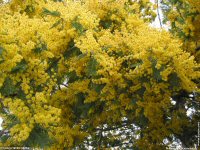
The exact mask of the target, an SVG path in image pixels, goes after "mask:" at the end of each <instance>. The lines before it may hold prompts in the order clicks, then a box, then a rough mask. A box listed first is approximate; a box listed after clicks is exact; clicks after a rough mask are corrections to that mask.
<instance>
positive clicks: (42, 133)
mask: <svg viewBox="0 0 200 150" xmlns="http://www.w3.org/2000/svg"><path fill="white" fill-rule="evenodd" d="M52 142H53V140H52V139H51V138H50V137H49V135H48V132H47V131H46V130H45V129H44V128H43V127H42V126H40V125H36V126H35V127H34V129H33V130H32V131H31V133H30V135H29V137H28V139H27V140H26V141H25V142H24V146H26V147H40V148H46V147H48V146H50V145H51V144H52Z"/></svg>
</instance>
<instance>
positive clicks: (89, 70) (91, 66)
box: [86, 57, 98, 76]
mask: <svg viewBox="0 0 200 150" xmlns="http://www.w3.org/2000/svg"><path fill="white" fill-rule="evenodd" d="M97 65H98V62H97V61H96V59H95V58H93V57H92V58H90V60H89V61H88V64H87V67H86V74H87V76H95V75H96V72H97Z"/></svg>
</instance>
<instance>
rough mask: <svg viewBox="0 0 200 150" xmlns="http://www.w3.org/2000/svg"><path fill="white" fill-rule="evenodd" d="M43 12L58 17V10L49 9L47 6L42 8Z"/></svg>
mask: <svg viewBox="0 0 200 150" xmlns="http://www.w3.org/2000/svg"><path fill="white" fill-rule="evenodd" d="M43 14H44V15H50V16H54V17H60V15H61V14H60V12H58V11H50V10H48V9H47V8H43Z"/></svg>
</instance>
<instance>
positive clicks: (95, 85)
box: [90, 82, 106, 94]
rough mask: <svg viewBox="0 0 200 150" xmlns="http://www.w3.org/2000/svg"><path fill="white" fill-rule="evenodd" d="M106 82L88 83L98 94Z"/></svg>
mask: <svg viewBox="0 0 200 150" xmlns="http://www.w3.org/2000/svg"><path fill="white" fill-rule="evenodd" d="M105 85H106V84H95V83H93V82H91V83H90V88H91V89H94V90H95V91H96V92H97V93H98V94H100V93H101V90H102V89H103V88H104V87H105Z"/></svg>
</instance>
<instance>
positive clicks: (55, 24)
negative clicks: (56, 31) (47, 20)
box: [50, 19, 63, 29]
mask: <svg viewBox="0 0 200 150" xmlns="http://www.w3.org/2000/svg"><path fill="white" fill-rule="evenodd" d="M62 20H63V19H59V20H58V21H56V22H55V23H54V24H53V25H52V26H51V28H50V29H52V28H55V27H57V26H58V25H59V24H60V23H62Z"/></svg>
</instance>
